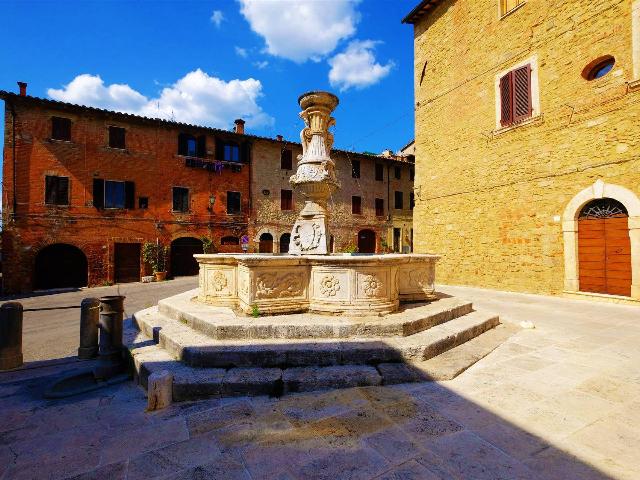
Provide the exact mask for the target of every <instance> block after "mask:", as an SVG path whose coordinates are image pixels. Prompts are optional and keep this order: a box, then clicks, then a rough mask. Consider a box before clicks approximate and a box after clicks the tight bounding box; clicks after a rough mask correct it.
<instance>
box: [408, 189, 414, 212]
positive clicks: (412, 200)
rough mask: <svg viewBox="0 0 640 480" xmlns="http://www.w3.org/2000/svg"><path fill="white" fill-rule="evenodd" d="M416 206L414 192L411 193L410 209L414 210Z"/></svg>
mask: <svg viewBox="0 0 640 480" xmlns="http://www.w3.org/2000/svg"><path fill="white" fill-rule="evenodd" d="M414 206H415V196H414V194H413V192H412V193H410V194H409V209H411V210H413V207H414Z"/></svg>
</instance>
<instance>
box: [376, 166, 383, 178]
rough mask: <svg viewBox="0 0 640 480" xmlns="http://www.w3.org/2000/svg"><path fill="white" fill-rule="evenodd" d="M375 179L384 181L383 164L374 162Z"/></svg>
mask: <svg viewBox="0 0 640 480" xmlns="http://www.w3.org/2000/svg"><path fill="white" fill-rule="evenodd" d="M376 181H377V182H383V181H384V165H382V164H381V163H376Z"/></svg>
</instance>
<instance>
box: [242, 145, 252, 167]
mask: <svg viewBox="0 0 640 480" xmlns="http://www.w3.org/2000/svg"><path fill="white" fill-rule="evenodd" d="M240 161H241V162H242V163H249V162H250V161H251V143H249V142H244V143H243V144H242V145H241V146H240Z"/></svg>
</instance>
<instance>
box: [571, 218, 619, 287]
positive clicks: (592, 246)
mask: <svg viewBox="0 0 640 480" xmlns="http://www.w3.org/2000/svg"><path fill="white" fill-rule="evenodd" d="M578 261H579V270H578V271H579V281H580V290H581V291H583V292H594V293H604V294H609V295H622V296H630V295H631V241H630V239H629V221H628V217H627V215H626V211H624V212H618V213H612V214H609V215H601V216H599V217H595V216H588V215H585V216H583V217H582V218H580V219H579V220H578Z"/></svg>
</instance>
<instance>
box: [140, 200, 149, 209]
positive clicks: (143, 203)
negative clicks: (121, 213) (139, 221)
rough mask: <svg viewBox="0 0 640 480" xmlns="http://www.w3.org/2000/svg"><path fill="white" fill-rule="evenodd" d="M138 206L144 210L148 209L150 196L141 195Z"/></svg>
mask: <svg viewBox="0 0 640 480" xmlns="http://www.w3.org/2000/svg"><path fill="white" fill-rule="evenodd" d="M138 208H140V209H142V210H146V209H147V208H149V197H139V198H138Z"/></svg>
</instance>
